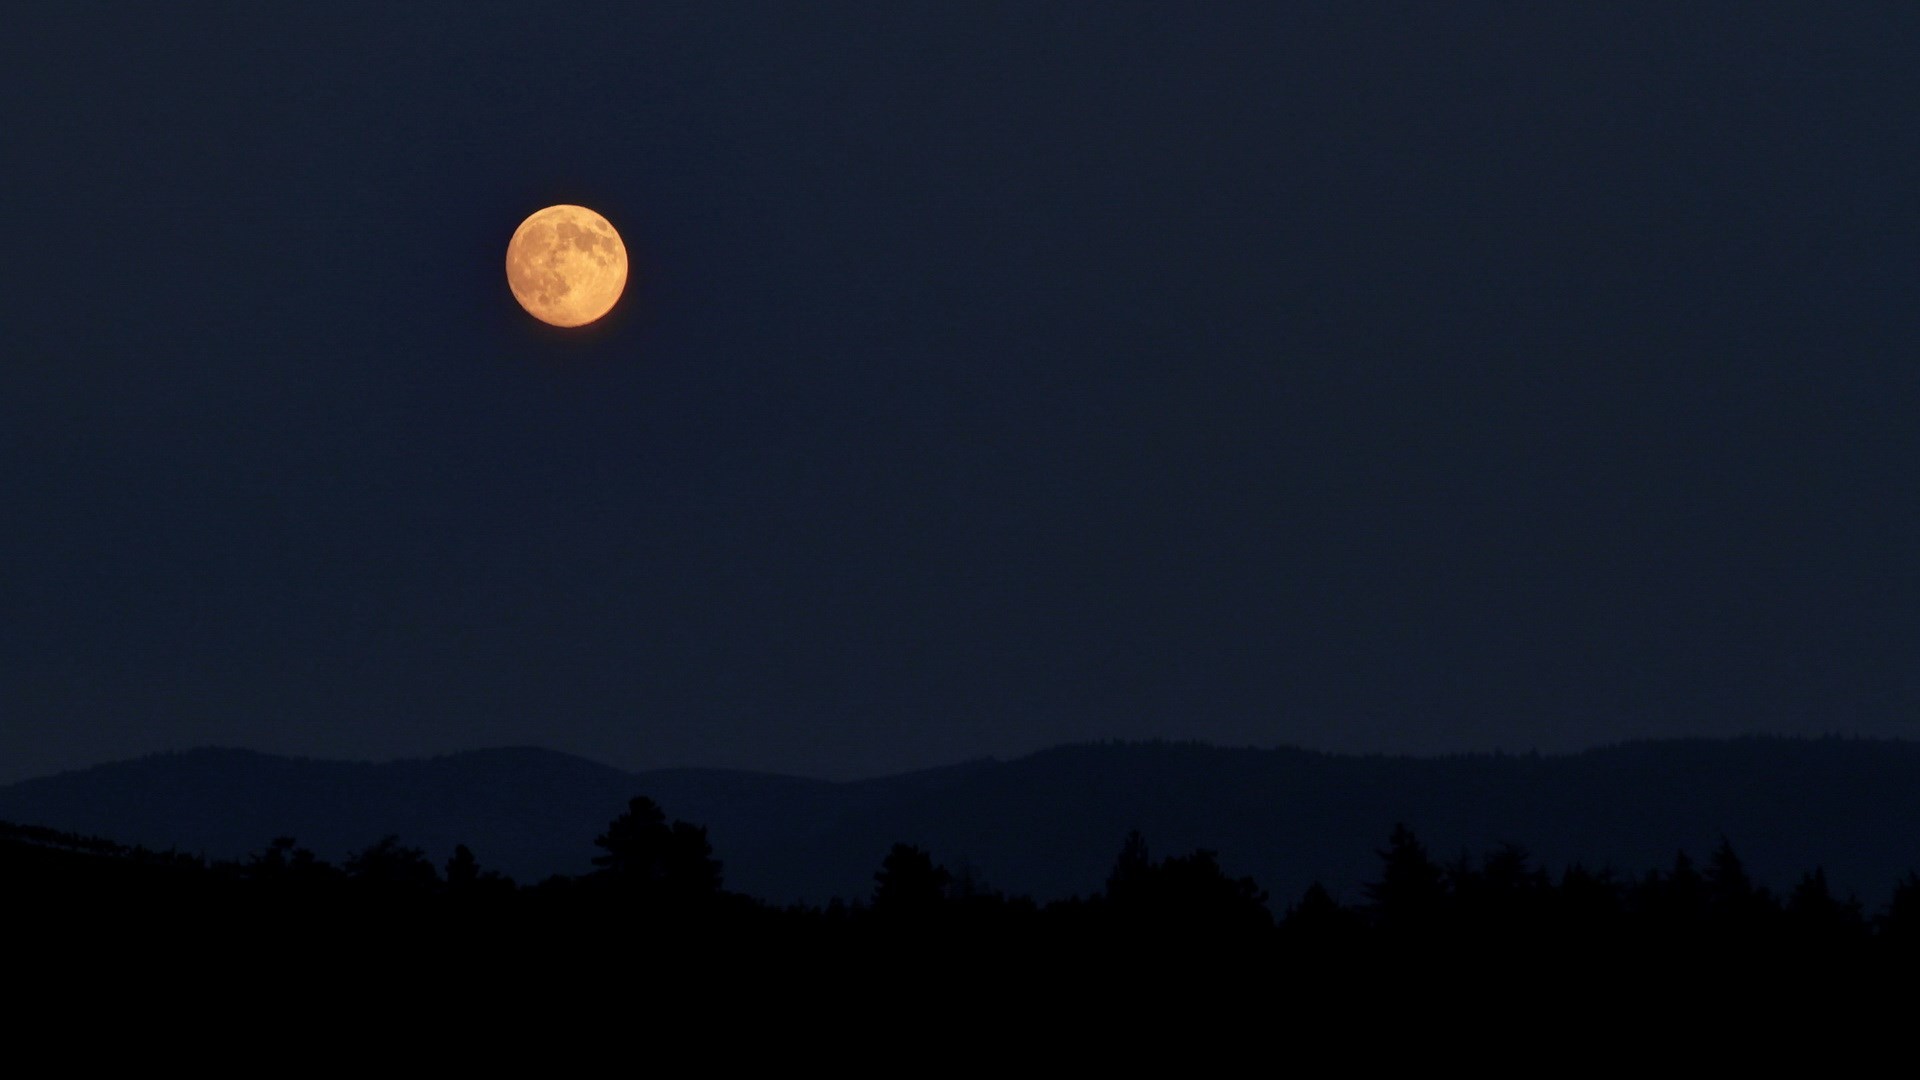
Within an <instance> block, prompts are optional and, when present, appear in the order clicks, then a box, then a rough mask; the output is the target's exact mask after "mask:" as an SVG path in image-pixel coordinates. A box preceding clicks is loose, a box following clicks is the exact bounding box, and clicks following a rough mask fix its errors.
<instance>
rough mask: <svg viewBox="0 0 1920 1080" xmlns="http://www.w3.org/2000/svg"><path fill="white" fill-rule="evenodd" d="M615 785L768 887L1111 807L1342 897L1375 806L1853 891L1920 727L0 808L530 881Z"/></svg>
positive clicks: (197, 760) (1895, 828)
mask: <svg viewBox="0 0 1920 1080" xmlns="http://www.w3.org/2000/svg"><path fill="white" fill-rule="evenodd" d="M639 794H644V795H647V796H650V797H651V798H653V799H655V800H656V801H657V802H659V803H660V804H661V805H662V806H663V807H665V808H666V810H667V812H668V813H669V814H671V815H673V816H674V817H678V818H682V819H685V820H688V821H693V822H698V823H702V824H705V825H707V826H708V827H709V830H710V836H711V838H712V841H713V846H714V850H715V853H716V854H717V855H718V856H719V857H720V858H721V859H722V860H723V861H724V863H725V873H726V881H727V885H728V887H729V888H732V889H736V890H739V891H742V892H746V893H750V894H753V895H756V896H759V897H762V898H764V899H767V900H771V901H774V902H788V901H797V900H805V901H809V902H821V901H824V900H826V899H829V898H831V897H833V896H841V897H846V898H854V897H864V896H866V895H868V893H869V892H870V891H871V889H872V882H873V873H874V869H875V867H876V866H877V865H878V863H879V860H880V858H881V856H882V855H884V854H885V853H886V851H887V850H888V848H889V846H890V845H891V844H892V843H894V842H895V841H908V842H911V843H914V844H917V845H920V846H921V847H923V848H926V849H928V850H930V851H931V852H932V853H933V854H934V855H935V856H936V857H937V858H938V859H940V860H941V861H943V862H945V863H946V864H947V865H948V866H949V867H952V868H954V869H955V870H957V871H967V872H970V873H971V874H972V875H973V876H974V877H975V878H976V879H977V880H978V881H980V882H982V883H984V884H986V885H989V886H992V887H996V888H1000V889H1004V890H1006V891H1008V892H1011V893H1017V894H1028V895H1032V896H1034V897H1036V898H1038V899H1041V900H1046V899H1052V898H1057V897H1063V896H1067V895H1071V894H1075V893H1087V892H1091V891H1093V890H1095V889H1097V888H1099V887H1100V886H1101V883H1102V882H1103V881H1104V880H1105V877H1106V874H1107V871H1108V870H1109V868H1110V867H1111V865H1112V860H1113V856H1114V854H1115V852H1116V851H1117V850H1118V848H1119V845H1120V843H1121V839H1122V838H1123V836H1124V835H1125V834H1126V832H1127V831H1128V830H1129V829H1133V828H1138V829H1140V830H1142V831H1143V832H1144V833H1145V834H1146V836H1147V839H1148V841H1149V842H1150V844H1151V845H1152V847H1153V850H1154V851H1155V852H1156V853H1158V854H1175V853H1180V852H1185V851H1189V850H1192V849H1194V848H1202V847H1204V848H1211V849H1214V850H1216V851H1218V852H1219V854H1220V859H1221V862H1222V864H1223V865H1224V866H1225V867H1226V868H1228V869H1229V870H1230V871H1232V872H1233V873H1236V874H1250V875H1252V876H1253V877H1254V878H1256V879H1257V880H1258V881H1259V882H1260V884H1261V885H1262V886H1264V887H1265V888H1266V889H1267V890H1268V891H1269V892H1270V893H1271V895H1272V896H1273V897H1274V900H1275V902H1276V904H1279V905H1282V906H1284V905H1285V904H1287V903H1290V902H1292V901H1293V900H1295V899H1297V898H1298V897H1299V896H1300V894H1301V893H1302V892H1303V891H1304V890H1305V889H1306V887H1307V886H1308V885H1309V884H1311V883H1312V882H1314V881H1320V882H1323V883H1325V884H1326V885H1327V887H1328V888H1329V889H1331V890H1332V891H1333V892H1334V893H1335V894H1336V895H1338V896H1341V897H1343V898H1346V899H1357V898H1358V896H1359V887H1360V885H1361V883H1362V882H1364V881H1367V880H1370V879H1371V878H1372V877H1373V876H1374V874H1375V873H1376V868H1377V860H1376V858H1375V856H1374V851H1375V849H1377V848H1379V847H1380V846H1381V844H1382V843H1383V841H1384V839H1385V837H1386V836H1387V834H1388V833H1389V832H1390V831H1391V829H1392V828H1393V826H1394V824H1395V823H1396V822H1406V823H1408V824H1409V825H1411V826H1412V827H1413V828H1414V830H1415V831H1416V832H1417V833H1418V834H1419V836H1420V837H1421V838H1422V839H1423V840H1424V841H1426V843H1427V844H1428V846H1429V848H1430V849H1431V850H1432V851H1434V852H1435V854H1436V855H1437V856H1439V857H1441V858H1449V857H1452V856H1453V855H1455V854H1457V853H1462V852H1466V851H1471V852H1474V853H1476V854H1478V853H1482V852H1485V851H1487V850H1490V849H1491V848H1493V847H1494V846H1496V845H1498V844H1501V843H1506V842H1512V843H1517V844H1520V845H1523V846H1524V847H1526V848H1527V849H1528V850H1530V851H1531V852H1533V853H1534V855H1535V856H1536V857H1537V858H1539V859H1541V860H1543V861H1545V862H1546V864H1547V865H1548V866H1549V867H1551V868H1553V869H1555V870H1557V869H1559V868H1561V867H1564V866H1565V865H1566V864H1568V863H1569V862H1571V861H1580V862H1583V863H1585V864H1586V865H1587V866H1588V867H1590V868H1600V867H1607V866H1611V867H1614V868H1616V869H1618V870H1621V871H1623V872H1627V873H1631V874H1638V873H1640V872H1643V871H1645V870H1647V869H1650V868H1653V867H1656V866H1662V867H1663V866H1666V865H1668V864H1670V863H1671V861H1672V859H1673V857H1674V854H1675V852H1676V851H1677V850H1680V849H1685V850H1686V851H1688V852H1690V853H1692V854H1694V855H1696V856H1699V855H1704V854H1705V853H1706V852H1708V851H1709V850H1710V849H1711V848H1712V847H1713V846H1714V845H1716V844H1717V843H1718V842H1719V840H1720V839H1721V837H1722V836H1725V837H1727V838H1729V839H1731V840H1732V842H1733V843H1734V845H1735V847H1736V848H1737V849H1738V850H1739V852H1740V854H1741V856H1742V857H1743V858H1744V859H1745V860H1746V862H1747V865H1748V867H1749V869H1750V870H1751V871H1752V872H1753V874H1754V875H1755V877H1756V879H1757V880H1759V881H1760V882H1762V883H1764V884H1767V885H1770V886H1772V887H1774V888H1775V889H1784V888H1786V887H1789V886H1791V885H1792V884H1793V882H1794V880H1796V879H1797V877H1798V875H1799V874H1800V873H1801V872H1802V871H1805V870H1809V869H1812V868H1813V867H1815V866H1817V865H1821V866H1824V867H1825V868H1826V870H1827V873H1828V876H1829V878H1830V879H1831V880H1832V881H1833V883H1834V886H1835V888H1836V889H1837V890H1839V891H1841V892H1842V893H1845V892H1847V891H1855V892H1858V893H1859V895H1860V896H1861V898H1862V899H1863V900H1866V901H1868V902H1869V903H1878V902H1880V901H1882V900H1884V898H1885V896H1886V894H1887V892H1888V891H1889V890H1890V889H1891V887H1892V884H1893V882H1894V881H1895V879H1896V878H1898V877H1899V876H1900V875H1902V874H1904V873H1906V872H1907V871H1908V870H1910V869H1914V868H1916V867H1920V827H1917V826H1920V744H1915V743H1907V742H1886V741H1862V740H1845V739H1822V740H1791V739H1771V738H1751V739H1737V740H1731V741H1708V740H1697V741H1696V740H1684V741H1660V742H1644V743H1631V744H1625V745H1620V746H1615V747H1609V748H1604V749H1596V750H1590V751H1586V752H1583V753H1578V754H1571V755H1565V756H1551V757H1547V756H1532V755H1527V756H1513V755H1497V754H1496V755H1463V756H1455V757H1442V758H1410V757H1379V756H1372V757H1355V756H1341V755H1333V754H1323V753H1317V752H1311V751H1305V750H1297V749H1278V750H1253V749H1225V748H1216V747H1209V746H1202V745H1192V744H1169V743H1148V744H1110V745H1080V746H1066V747H1060V748H1056V749H1053V750H1047V751H1043V752H1041V753H1038V754H1034V755H1032V756H1030V757H1025V758H1020V759H1017V760H1013V761H1006V762H998V761H982V762H975V763H970V764H966V765H958V766H953V767H949V768H942V769H933V770H928V771H923V772H915V773H907V774H902V775H897V776H888V777H882V778H877V779H871V780H862V781H853V782H845V783H832V782H826V781H819V780H808V779H802V778H796V777H788V776H777V775H769V774H762V773H750V772H738V771H729V770H718V769H670V770H657V771H649V772H641V773H628V772H623V771H621V770H618V769H614V768H611V767H608V766H604V765H600V764H596V763H594V762H591V761H587V760H584V759H581V758H576V757H571V756H568V755H565V754H560V753H556V752H553V751H547V750H539V749H532V748H509V749H495V750H481V751H473V752H469V753H462V754H454V755H450V756H445V757H438V758H430V759H419V760H408V761H397V762H392V763H388V764H365V763H347V762H334V761H308V760H298V759H290V758H281V757H274V756H271V755H266V754H259V753H254V752H251V751H243V750H194V751H187V752H182V753H173V754H162V755H156V756H152V757H146V758H141V759H138V760H133V761H127V762H120V763H116V764H111V765H102V766H98V767H95V768H91V769H85V770H80V771H76V772H70V773H63V774H60V775H57V776H50V777H43V778H40V779H35V780H28V781H24V782H21V783H18V784H14V785H11V786H8V787H5V788H0V820H8V821H14V822H18V823H23V824H35V825H45V826H50V827H53V828H57V829H62V830H69V831H73V832H78V833H84V834H91V835H99V836H107V837H112V838H113V839H116V840H119V841H122V842H125V843H134V844H142V845H145V846H148V847H153V848H161V849H164V848H177V849H179V850H182V851H187V852H194V853H202V854H205V855H207V856H209V857H213V858H237V857H239V856H242V855H244V854H246V853H248V852H252V851H257V850H259V849H261V848H262V847H264V846H265V845H266V844H267V842H268V841H269V840H270V839H271V838H272V837H275V836H281V835H289V836H294V837H296V838H298V839H299V841H300V842H301V843H302V844H303V845H305V846H308V847H311V848H312V849H313V850H314V851H316V852H317V853H319V854H320V855H321V856H322V857H323V858H327V859H329V860H336V861H337V860H340V859H343V858H344V857H345V856H346V855H347V854H349V853H350V852H353V851H357V850H360V849H362V848H365V847H367V846H368V845H370V844H372V843H374V842H375V841H377V840H378V839H380V838H381V837H382V836H385V835H387V834H398V835H399V836H400V837H401V838H402V839H403V840H405V841H406V842H407V843H408V844H410V845H414V846H418V847H421V848H424V849H425V850H426V851H427V852H428V854H429V855H431V856H433V857H434V858H435V859H436V860H444V859H445V858H446V857H447V855H448V854H449V853H450V852H451V851H452V849H453V847H454V845H455V844H459V843H465V844H467V845H468V846H469V847H471V848H472V849H473V850H474V851H475V852H476V853H477V854H478V855H479V857H480V860H481V862H482V863H483V864H484V865H487V866H489V867H492V868H495V869H499V870H501V871H504V872H505V873H507V874H509V875H511V876H513V877H514V878H516V879H518V880H520V881H522V882H531V881H536V880H539V879H541V878H544V877H546V876H548V875H551V874H556V873H566V874H573V873H579V872H582V871H584V870H586V869H587V868H588V866H589V859H590V858H591V856H592V855H593V854H594V848H593V843H592V842H593V838H594V836H596V835H597V834H598V833H599V832H600V831H601V830H602V829H603V828H604V826H605V825H606V823H607V821H608V820H609V819H610V818H612V817H613V816H614V815H615V814H617V813H619V812H620V810H621V808H622V807H623V806H624V805H625V803H626V801H627V799H628V798H630V797H632V796H634V795H639Z"/></svg>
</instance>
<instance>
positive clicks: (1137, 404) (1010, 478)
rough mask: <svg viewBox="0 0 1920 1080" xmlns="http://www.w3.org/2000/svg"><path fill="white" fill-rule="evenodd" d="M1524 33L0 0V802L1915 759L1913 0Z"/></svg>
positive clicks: (1705, 6)
mask: <svg viewBox="0 0 1920 1080" xmlns="http://www.w3.org/2000/svg"><path fill="white" fill-rule="evenodd" d="M567 6H568V7H574V8H580V7H582V6H581V5H567ZM1536 7H1537V6H1529V5H1508V4H1499V5H1494V4H1472V3H1467V4H1446V5H1437V4H1427V3H1418V4H1368V3H1355V2H1351V0H1344V2H1332V3H1284V2H1274V0H1262V2H1225V0H1223V2H1215V3H1207V4H1173V3H1155V4H1142V3H1122V2H1111V3H1100V4H1093V3H1085V4H1081V3H1073V4H1067V3H1046V2H1041V0H1017V2H1016V0H1010V2H1002V3H980V2H974V3H966V4H960V3H941V4H918V3H884V4H882V3H865V4H833V3H815V4H805V5H800V4H728V3H720V2H715V0H698V2H687V3H658V2H649V3H645V4H622V5H617V6H616V7H614V8H612V9H610V10H608V11H594V12H588V11H585V10H582V12H581V14H580V15H579V17H578V18H572V17H570V16H567V15H564V14H561V15H555V14H548V13H545V12H544V11H543V10H541V9H538V8H536V7H533V6H528V5H526V4H524V3H516V4H511V5H507V4H494V5H483V4H458V5H430V4H418V5H412V4H410V5H401V6H400V7H399V8H398V9H395V8H392V7H391V6H389V5H366V6H343V5H338V4H328V5H324V6H322V5H308V6H304V7H302V8H300V9H295V7H294V6H293V5H277V4H276V5H253V4H236V5H225V4H222V5H214V4H199V3H194V4H181V5H144V6H143V5H126V4H98V5H86V4H79V3H64V2H63V3H40V4H29V5H25V6H24V9H22V6H19V5H16V6H15V7H10V8H9V10H8V18H7V27H6V29H5V32H4V35H0V207H4V211H3V212H4V214H5V235H6V240H5V243H4V245H3V246H0V253H4V258H0V483H3V484H4V485H5V505H6V518H5V527H4V529H0V615H4V619H0V781H4V780H10V779H17V778H20V777H23V776H27V775H32V774H36V773H41V772H46V771H51V770H54V769H58V768H65V767H72V766H78V765H83V764H88V763H92V762H95V761H101V760H107V759H113V758H120V757H126V756H131V755H135V754H140V753H145V752H149V751H153V750H159V749H165V748H170V747H186V746H191V745H197V744H205V743H219V744H233V745H243V746H250V747H256V748H260V749H265V750H272V751H279V752H288V753H299V754H311V755H321V756H348V757H386V756H392V755H411V754H420V753H433V752H442V751H451V750H457V749H464V748H470V747H476V746H484V745H495V744H502V743H539V744H543V745H547V746H551V747H555V748H559V749H564V750H570V751H574V752H578V753H583V754H587V755H590V756H593V757H596V758H600V759H602V760H605V761H608V762H612V763H615V764H620V765H626V766H636V767H638V766H652V765H664V764H713V765H735V766H748V767H756V768H766V769H777V770H783V771H794V772H802V773H811V774H818V775H829V776H848V775H857V774H864V773H871V772H877V771H883V770H891V769H899V768H907V767H915V766H922V765H932V764H938V763H944V762H948V761H952V760H956V759H961V758H967V757H973V756H978V755H983V754H998V755H1010V754H1016V753H1020V752H1024V751H1027V750H1031V749H1035V748H1038V747H1041V746H1044V745H1048V744H1052V743H1057V742H1062V741H1068V740H1081V739H1089V738H1105V737H1126V738H1134V737H1171V738H1200V739H1207V740H1213V741H1220V742H1226V743H1255V744H1275V743H1301V744H1305V745H1309V746H1316V747H1324V748H1330V749H1339V750H1369V751H1371V750H1380V751H1422V752H1426V751H1443V750H1455V749H1489V748H1495V747H1500V748H1506V749H1510V750H1525V749H1528V748H1539V749H1542V750H1559V749H1569V748H1575V747H1580V746H1585V745H1590V744H1595V743H1604V742H1610V741H1615V740H1620V739H1626V738H1638V737H1646V736H1658V735H1678V734H1732V733H1739V732H1755V731H1768V732H1800V733H1816V732H1829V731H1841V732H1859V733H1868V734H1874V735H1883V736H1911V735H1915V734H1916V733H1920V732H1917V730H1916V729H1917V728H1920V569H1917V568H1916V559H1915V553H1916V552H1917V551H1920V497H1916V484H1915V480H1916V472H1917V471H1920V469H1917V467H1920V423H1917V421H1920V373H1917V369H1916V363H1915V361H1916V356H1917V355H1920V350H1916V345H1920V304H1916V303H1915V296H1914V292H1915V285H1916V281H1917V280H1920V274H1916V254H1917V253H1920V214H1917V213H1916V192H1920V119H1916V117H1920V109H1917V107H1920V66H1916V64H1915V63H1914V57H1915V56H1916V55H1920V7H1916V6H1915V5H1913V4H1911V3H1906V2H1902V3H1886V4H1874V3H1860V4H1848V5H1844V6H1842V7H1840V8H1834V7H1832V6H1830V5H1824V6H1823V5H1814V4H1805V5H1787V4H1779V3H1752V2H1748V3H1739V4H1713V3H1690V4H1679V5H1676V4H1673V3H1670V2H1667V3H1657V4H1607V5H1581V7H1583V8H1588V9H1593V10H1583V11H1575V12H1569V11H1553V12H1549V11H1544V10H1536ZM553 202H578V203H583V204H586V205H588V206H591V207H594V208H595V209H597V210H599V211H600V212H602V213H603V214H605V215H606V216H607V217H608V218H609V219H610V220H612V221H613V223H614V224H615V225H616V226H617V227H618V228H619V229H620V230H621V231H622V233H623V234H624V236H625V237H626V239H627V242H628V244H629V247H630V249H631V251H632V254H633V258H634V270H635V277H634V279H633V280H632V281H631V282H630V284H629V287H628V294H627V297H626V298H625V299H624V300H623V302H622V304H621V306H620V307H619V308H618V309H617V310H616V311H615V312H614V314H613V315H611V316H610V317H609V318H608V319H607V320H605V321H604V322H602V323H600V324H596V325H595V326H593V327H590V328H587V329H586V330H585V331H584V332H563V331H558V330H553V329H551V328H547V327H544V326H541V325H539V324H536V323H534V322H533V321H532V320H531V319H529V318H528V317H527V316H526V315H525V314H524V313H522V312H521V311H520V309H519V308H518V307H517V306H516V305H515V304H514V302H513V299H512V297H511V295H510V293H509V292H508V290H507V287H506V283H505V280H504V278H503V275H502V270H501V263H502V259H503V256H504V252H505V249H506V244H507V240H508V238H509V236H510V235H511V233H512V230H513V228H514V226H515V225H516V224H518V223H519V221H520V220H521V218H523V217H524V216H525V215H526V214H528V213H530V212H531V211H533V210H534V209H537V208H539V207H540V206H543V205H546V204H548V203H553Z"/></svg>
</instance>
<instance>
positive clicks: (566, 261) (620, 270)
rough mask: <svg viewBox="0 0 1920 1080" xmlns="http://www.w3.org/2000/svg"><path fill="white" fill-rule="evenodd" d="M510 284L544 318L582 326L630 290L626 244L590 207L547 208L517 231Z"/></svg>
mask: <svg viewBox="0 0 1920 1080" xmlns="http://www.w3.org/2000/svg"><path fill="white" fill-rule="evenodd" d="M507 285H508V286H509V287H511V288H512V289H513V298H514V299H516V300H518V301H520V306H521V307H523V308H526V309H527V313H528V314H530V315H532V316H533V317H534V318H536V319H539V320H540V321H541V322H546V323H552V324H553V325H555V326H583V325H585V324H587V323H590V322H592V321H593V320H595V319H598V318H599V317H601V316H602V315H605V314H606V313H607V312H609V311H611V310H613V305H614V303H615V302H616V301H618V300H619V299H620V293H621V292H622V291H624V290H625V289H626V287H627V246H626V245H625V244H623V243H621V242H620V234H619V233H617V232H615V231H614V230H613V226H612V225H611V224H609V223H608V222H607V219H606V218H603V217H601V216H600V215H599V214H596V213H594V212H593V211H591V210H589V209H587V208H586V207H584V206H571V205H566V204H562V205H560V206H549V207H547V208H546V209H545V210H541V211H539V212H537V213H535V214H533V215H532V216H531V217H529V218H527V220H525V221H523V222H521V223H520V227H519V228H517V229H515V230H513V241H512V242H511V243H509V244H508V245H507Z"/></svg>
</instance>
